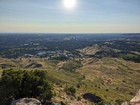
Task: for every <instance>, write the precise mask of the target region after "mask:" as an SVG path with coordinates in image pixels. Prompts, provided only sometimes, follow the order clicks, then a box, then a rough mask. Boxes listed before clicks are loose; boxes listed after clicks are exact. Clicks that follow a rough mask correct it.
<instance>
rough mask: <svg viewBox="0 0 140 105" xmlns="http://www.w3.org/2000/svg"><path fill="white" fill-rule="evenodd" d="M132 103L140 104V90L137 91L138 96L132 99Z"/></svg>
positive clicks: (134, 104) (133, 104)
mask: <svg viewBox="0 0 140 105" xmlns="http://www.w3.org/2000/svg"><path fill="white" fill-rule="evenodd" d="M130 104H131V105H140V90H139V91H138V92H137V94H136V96H135V97H134V98H133V99H131V100H130Z"/></svg>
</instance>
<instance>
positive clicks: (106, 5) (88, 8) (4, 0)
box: [0, 0, 140, 33]
mask: <svg viewBox="0 0 140 105" xmlns="http://www.w3.org/2000/svg"><path fill="white" fill-rule="evenodd" d="M63 1H64V0H0V32H39V33H40V32H48V33H112V32H115V33H116V32H117V33H122V32H140V0H76V6H75V8H73V9H68V8H66V7H64V5H63Z"/></svg>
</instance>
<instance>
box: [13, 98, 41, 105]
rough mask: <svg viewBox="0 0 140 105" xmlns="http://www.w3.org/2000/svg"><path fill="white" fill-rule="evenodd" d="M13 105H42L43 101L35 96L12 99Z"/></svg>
mask: <svg viewBox="0 0 140 105" xmlns="http://www.w3.org/2000/svg"><path fill="white" fill-rule="evenodd" d="M11 105H42V104H41V102H40V101H39V100H37V99H35V98H21V99H18V100H14V101H12V103H11Z"/></svg>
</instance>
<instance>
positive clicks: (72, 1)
mask: <svg viewBox="0 0 140 105" xmlns="http://www.w3.org/2000/svg"><path fill="white" fill-rule="evenodd" d="M63 3H64V6H65V7H66V8H68V9H73V8H74V7H75V5H76V0H64V1H63Z"/></svg>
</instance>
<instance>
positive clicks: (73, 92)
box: [65, 86, 76, 95]
mask: <svg viewBox="0 0 140 105" xmlns="http://www.w3.org/2000/svg"><path fill="white" fill-rule="evenodd" d="M65 90H66V93H67V94H68V95H75V93H76V89H75V88H74V87H73V86H71V87H69V88H66V89H65Z"/></svg>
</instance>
